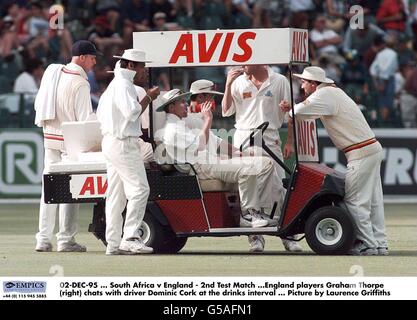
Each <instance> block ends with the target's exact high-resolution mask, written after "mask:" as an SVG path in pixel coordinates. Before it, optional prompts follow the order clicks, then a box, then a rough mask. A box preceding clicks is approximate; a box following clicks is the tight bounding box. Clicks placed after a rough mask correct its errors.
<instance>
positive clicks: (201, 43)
mask: <svg viewBox="0 0 417 320" xmlns="http://www.w3.org/2000/svg"><path fill="white" fill-rule="evenodd" d="M221 38H222V34H221V33H216V34H215V35H214V38H213V40H212V41H211V43H210V46H209V48H208V49H207V45H206V35H205V34H204V33H199V34H198V53H199V54H200V56H199V58H200V62H210V60H211V58H212V57H213V53H214V51H215V50H216V48H217V45H218V44H219V42H220V39H221Z"/></svg>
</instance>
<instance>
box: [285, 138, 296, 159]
mask: <svg viewBox="0 0 417 320" xmlns="http://www.w3.org/2000/svg"><path fill="white" fill-rule="evenodd" d="M283 153H284V154H283V156H284V159H288V158H290V157H291V156H292V155H293V153H294V145H293V143H292V142H290V141H288V142H287V143H285V146H284V152H283Z"/></svg>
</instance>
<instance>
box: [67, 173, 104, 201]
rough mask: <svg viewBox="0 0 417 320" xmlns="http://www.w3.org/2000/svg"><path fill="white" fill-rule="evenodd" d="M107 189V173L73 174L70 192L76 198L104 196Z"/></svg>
mask: <svg viewBox="0 0 417 320" xmlns="http://www.w3.org/2000/svg"><path fill="white" fill-rule="evenodd" d="M106 191H107V175H106V174H104V173H103V174H73V175H71V180H70V192H71V195H72V197H73V198H74V199H80V198H104V197H105V196H106Z"/></svg>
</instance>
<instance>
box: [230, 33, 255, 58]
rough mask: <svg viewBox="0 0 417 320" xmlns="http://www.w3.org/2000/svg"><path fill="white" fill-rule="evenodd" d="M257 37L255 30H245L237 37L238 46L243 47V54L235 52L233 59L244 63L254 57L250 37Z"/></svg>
mask: <svg viewBox="0 0 417 320" xmlns="http://www.w3.org/2000/svg"><path fill="white" fill-rule="evenodd" d="M255 38H256V33H255V32H249V31H248V32H243V33H242V34H241V35H240V36H239V38H238V39H237V44H238V46H239V47H240V48H241V49H242V51H243V53H242V54H237V53H235V54H234V55H233V57H232V60H233V61H235V62H239V63H244V62H246V61H248V60H249V59H250V58H251V57H252V48H251V47H250V46H249V45H248V43H247V41H248V40H249V39H252V40H254V39H255Z"/></svg>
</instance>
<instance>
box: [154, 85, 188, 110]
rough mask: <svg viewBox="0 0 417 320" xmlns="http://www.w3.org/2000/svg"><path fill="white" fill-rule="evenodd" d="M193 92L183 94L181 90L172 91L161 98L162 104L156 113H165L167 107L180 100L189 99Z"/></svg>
mask: <svg viewBox="0 0 417 320" xmlns="http://www.w3.org/2000/svg"><path fill="white" fill-rule="evenodd" d="M190 95H191V92H186V93H182V92H181V90H180V89H172V90H170V91H168V92H166V93H165V94H164V95H163V96H161V97H160V100H161V102H162V104H161V105H160V106H159V107H158V108H157V109H156V111H158V112H160V111H165V107H166V106H168V105H169V104H171V103H173V102H175V101H176V100H179V99H187V98H188V97H189V96H190Z"/></svg>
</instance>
